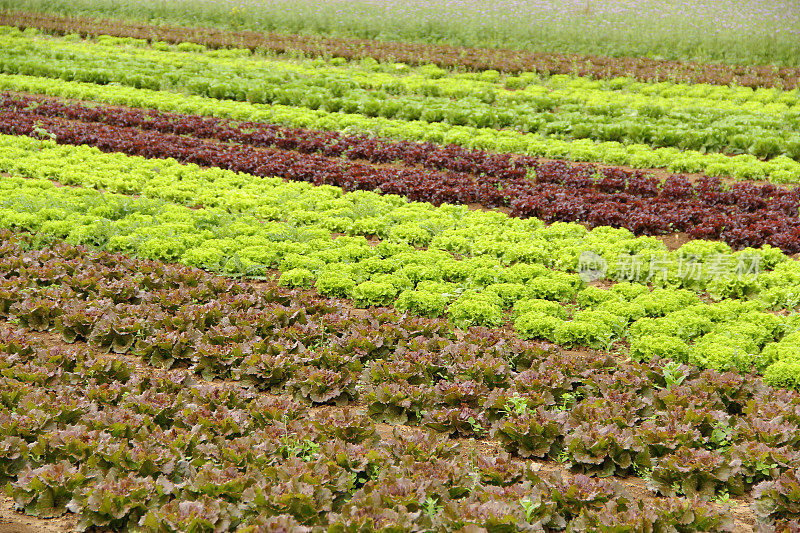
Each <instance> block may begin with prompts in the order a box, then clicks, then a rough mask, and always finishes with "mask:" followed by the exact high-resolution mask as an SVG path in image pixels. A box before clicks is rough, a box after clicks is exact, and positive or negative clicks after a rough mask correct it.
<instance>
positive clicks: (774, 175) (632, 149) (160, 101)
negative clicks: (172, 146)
mask: <svg viewBox="0 0 800 533" xmlns="http://www.w3.org/2000/svg"><path fill="white" fill-rule="evenodd" d="M0 89H3V90H16V91H25V92H32V93H39V94H48V95H51V96H61V97H68V98H79V99H83V100H95V101H100V102H105V103H111V104H117V105H128V106H132V107H144V108H154V109H160V110H164V111H175V112H181V113H189V114H201V115H210V116H217V117H224V118H232V119H237V120H252V121H257V122H267V123H275V124H280V125H284V126H290V127H304V128H312V129H318V130H333V131H344V132H350V133H356V132H365V133H374V134H377V135H382V136H385V137H389V138H394V139H402V140H411V141H430V142H436V143H450V144H459V145H461V146H465V147H467V148H478V149H484V150H492V151H497V152H512V153H527V154H531V155H536V156H543V157H548V158H555V159H570V160H575V161H586V162H602V163H609V164H624V165H630V166H634V167H641V168H646V167H653V168H668V169H670V170H673V171H678V172H682V171H685V172H706V173H708V174H711V175H730V176H734V177H737V178H741V179H769V180H772V181H774V182H776V183H793V182H796V181H798V180H800V163H798V162H796V161H794V160H792V159H790V158H789V157H786V156H779V157H775V158H773V159H770V160H768V161H761V160H759V159H758V158H757V157H755V156H754V155H750V154H742V155H737V156H726V155H723V154H719V153H712V154H705V153H701V152H699V151H693V150H686V151H681V150H679V149H677V148H672V147H670V148H657V149H652V148H651V147H650V146H648V145H645V144H635V143H634V144H628V143H623V142H617V141H606V142H599V143H597V142H595V141H592V140H589V139H580V140H561V139H556V138H552V137H542V136H541V135H539V134H533V133H524V132H521V131H516V130H511V129H503V130H497V129H493V128H484V127H476V126H451V125H450V124H446V123H443V122H433V123H429V122H426V121H423V120H395V119H387V118H383V117H367V116H364V115H362V114H358V113H341V112H328V111H323V110H319V109H316V110H312V109H308V108H304V107H293V106H284V105H269V106H266V105H261V104H250V103H247V102H236V101H232V100H218V99H214V98H206V97H199V96H187V95H178V94H175V93H168V92H164V91H151V90H149V89H135V88H131V87H118V86H106V85H96V84H93V83H80V82H66V81H61V80H55V79H43V78H35V77H30V76H19V75H13V76H10V75H5V74H0Z"/></svg>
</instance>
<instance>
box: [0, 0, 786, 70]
mask: <svg viewBox="0 0 800 533" xmlns="http://www.w3.org/2000/svg"><path fill="white" fill-rule="evenodd" d="M0 7H3V8H8V9H25V10H46V11H51V12H58V13H63V14H84V15H87V14H88V15H103V16H123V17H132V18H136V19H146V20H162V21H172V22H181V23H188V24H212V25H219V26H222V27H226V28H237V29H253V30H270V31H283V32H315V33H324V34H332V35H346V36H354V37H359V38H367V39H383V40H414V41H422V42H434V43H442V42H446V43H451V44H457V45H464V46H490V47H508V48H522V49H532V50H543V51H554V50H555V51H559V52H575V53H588V54H602V55H613V56H624V55H636V56H651V57H663V58H667V59H694V60H712V61H722V62H728V63H742V64H753V63H759V64H761V63H764V64H770V63H774V64H779V65H792V66H796V65H800V2H799V1H798V0H784V1H780V2H769V1H765V0H743V1H732V0H720V1H709V0H703V1H699V2H691V1H687V0H682V1H681V0H665V1H657V0H642V1H638V0H617V1H610V0H567V1H555V0H519V1H513V0H500V1H497V2H484V1H479V0H460V1H451V0H414V1H411V2H405V1H402V2H401V1H397V0H391V1H375V0H357V1H343V0H325V1H324V2H317V1H313V2H312V1H308V0H291V1H288V0H276V1H272V2H264V1H252V0H250V1H241V0H170V1H153V2H139V1H136V0H76V1H72V0H70V1H67V0H2V1H0Z"/></svg>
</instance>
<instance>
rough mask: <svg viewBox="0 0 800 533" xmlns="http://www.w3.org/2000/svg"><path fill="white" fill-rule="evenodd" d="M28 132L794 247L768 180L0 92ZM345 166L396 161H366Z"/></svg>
mask: <svg viewBox="0 0 800 533" xmlns="http://www.w3.org/2000/svg"><path fill="white" fill-rule="evenodd" d="M37 128H45V129H46V130H47V131H48V132H50V133H52V134H54V135H55V136H56V139H57V140H58V142H61V143H66V144H88V145H92V146H97V147H99V148H100V149H102V150H104V151H119V152H124V153H127V154H134V155H141V156H145V157H160V158H165V157H173V158H175V159H177V160H179V161H183V162H189V163H197V164H200V165H206V166H217V167H222V168H228V169H231V170H237V171H241V172H247V173H251V174H255V175H258V176H279V177H282V178H285V179H289V180H298V181H307V182H310V183H315V184H329V185H336V186H339V187H342V188H344V189H345V190H348V191H350V190H356V189H360V190H370V191H372V190H380V191H381V192H383V193H387V194H388V193H393V194H401V195H405V196H407V197H408V198H409V199H411V200H418V201H426V202H431V203H434V204H437V205H438V204H442V203H462V204H469V203H479V204H482V205H484V206H487V207H500V206H504V207H507V208H509V210H510V214H511V215H512V216H520V217H531V216H535V217H538V218H541V219H543V220H545V221H547V222H555V221H564V222H580V223H583V224H586V225H587V226H589V227H597V226H613V227H619V228H626V229H629V230H630V231H632V232H634V233H635V234H637V235H663V234H668V233H674V232H686V233H688V234H689V235H690V236H691V237H693V238H697V239H715V240H722V241H724V242H726V243H728V244H729V245H730V246H732V247H733V248H736V249H741V248H747V247H759V246H761V245H763V244H770V245H772V246H775V247H778V248H780V249H782V250H783V251H785V252H787V253H789V254H793V253H797V252H800V220H799V219H798V208H799V207H800V192H798V189H788V188H783V187H778V186H776V185H773V184H752V183H744V182H743V183H735V184H734V185H732V186H731V187H726V186H724V185H723V184H722V182H721V181H720V180H719V179H718V178H709V177H703V178H700V179H699V180H696V182H694V183H693V182H692V181H691V180H690V179H689V178H688V177H686V176H681V175H673V176H670V177H669V178H667V179H666V180H665V181H664V182H663V183H661V182H660V181H659V180H658V179H656V178H654V177H653V176H651V175H649V174H647V173H646V172H644V171H636V170H634V171H628V170H624V169H619V168H600V169H598V168H596V167H594V166H593V165H577V166H573V165H570V164H569V163H565V162H543V161H539V160H537V159H535V158H532V157H527V156H518V155H508V154H493V153H489V152H483V151H478V150H466V149H464V148H460V147H456V146H444V147H442V146H438V145H433V144H430V143H422V144H420V143H412V142H397V141H390V140H387V139H380V138H373V137H366V136H346V135H342V134H339V133H332V132H319V131H308V130H298V129H291V128H282V127H278V126H274V125H266V124H260V123H236V122H232V121H228V120H221V119H216V118H207V117H199V116H194V115H180V114H172V113H162V112H158V111H152V110H150V111H145V110H136V109H122V108H117V107H112V106H105V105H92V106H89V105H86V104H79V103H63V102H61V101H58V100H56V99H52V98H45V97H36V98H32V97H21V96H10V95H6V96H4V97H3V99H2V100H0V131H2V132H3V133H8V134H17V135H36V131H39V130H38V129H37ZM202 139H206V140H202ZM253 147H257V148H258V149H257V150H254V149H253ZM352 159H356V160H366V161H369V162H370V163H381V164H382V163H391V162H402V163H403V164H405V165H407V166H406V167H402V166H373V165H370V164H364V163H360V162H357V161H356V162H352V161H349V160H352ZM529 174H530V175H531V176H534V175H535V177H536V179H535V180H534V179H530V178H528V177H527V176H528V175H529Z"/></svg>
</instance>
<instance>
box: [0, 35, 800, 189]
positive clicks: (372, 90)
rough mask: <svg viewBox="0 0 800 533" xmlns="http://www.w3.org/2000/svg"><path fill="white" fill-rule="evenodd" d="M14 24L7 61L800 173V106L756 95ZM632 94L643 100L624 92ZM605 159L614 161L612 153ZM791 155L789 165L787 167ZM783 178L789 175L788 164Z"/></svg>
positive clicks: (693, 167) (3, 63)
mask: <svg viewBox="0 0 800 533" xmlns="http://www.w3.org/2000/svg"><path fill="white" fill-rule="evenodd" d="M16 35H18V37H15V36H14V34H12V36H2V35H0V44H1V45H2V46H1V47H0V50H2V51H1V52H0V71H2V72H6V73H11V74H17V73H21V74H26V75H34V76H39V77H47V78H55V79H65V80H75V81H83V82H90V83H98V84H108V83H115V84H122V85H125V86H132V87H137V88H149V89H152V90H168V91H181V92H187V93H190V94H194V95H199V96H207V97H212V98H216V99H223V100H228V99H230V100H236V101H248V102H250V103H256V104H280V105H289V106H292V107H299V108H303V109H305V110H321V111H323V112H326V113H335V114H345V115H348V114H349V115H354V114H355V115H361V116H363V117H364V118H367V119H369V118H385V119H389V120H392V121H395V122H400V123H403V122H405V123H412V124H413V123H415V122H420V123H423V124H428V125H439V126H448V127H450V126H459V127H466V128H467V129H468V130H475V131H469V133H468V134H467V135H466V136H464V135H462V136H461V137H458V139H460V142H459V141H456V142H459V144H464V143H465V142H470V139H471V137H473V136H474V135H475V134H476V133H478V132H480V131H481V130H486V129H488V130H493V131H496V130H497V129H498V128H509V129H510V130H511V131H510V132H511V133H513V134H516V136H518V137H519V136H521V137H522V139H523V140H524V139H528V140H531V139H530V138H532V139H533V140H536V139H538V140H540V141H541V140H545V141H549V140H554V141H561V142H566V143H567V144H569V143H573V142H580V141H584V144H587V145H588V146H590V147H591V146H594V145H595V144H596V143H598V142H608V143H612V144H617V145H620V146H622V147H625V148H637V147H638V148H639V149H641V148H644V149H645V152H647V151H652V149H653V148H657V149H668V150H669V149H672V150H677V152H678V153H682V152H684V151H685V153H686V155H688V156H698V157H697V158H690V159H689V163H687V164H688V167H687V168H682V169H681V170H685V171H692V172H696V171H706V172H708V173H710V174H714V175H721V174H726V175H728V174H731V171H729V170H727V167H726V166H725V164H726V163H728V166H730V164H729V163H730V161H726V159H728V158H727V157H725V156H723V155H722V154H719V153H716V152H720V151H724V152H726V153H732V154H742V156H741V157H744V158H745V159H740V160H738V161H737V163H747V162H750V163H755V164H756V165H757V164H758V163H759V159H758V158H767V159H770V158H776V157H780V158H781V159H780V160H779V161H778V163H779V165H778V166H779V167H780V168H779V170H786V171H788V172H789V173H790V176H791V177H793V178H796V177H797V176H798V175H800V164H798V163H797V162H796V160H800V110H798V106H793V107H791V108H787V111H786V112H784V113H780V114H778V115H769V114H764V113H763V111H762V108H763V107H764V106H763V105H762V104H759V103H757V102H751V104H753V105H752V106H750V107H751V108H755V109H749V110H744V109H740V110H738V112H735V111H733V110H731V109H721V107H724V106H721V105H720V102H719V101H717V100H710V99H689V100H690V102H689V104H688V106H678V107H676V108H674V109H670V108H669V107H668V106H664V105H660V104H658V103H657V102H655V103H654V101H653V98H652V97H651V96H646V95H641V94H638V95H630V96H629V97H626V98H623V93H620V92H619V91H599V92H598V91H594V93H595V94H588V93H593V91H588V92H587V91H586V90H585V89H583V88H580V87H573V91H576V92H578V93H580V94H582V97H581V98H578V99H577V101H569V100H570V99H569V98H562V97H559V96H558V94H557V93H558V90H557V91H552V90H551V89H550V88H546V87H543V86H539V85H531V86H528V87H527V88H526V89H524V90H521V91H508V90H505V89H503V90H501V91H497V90H495V89H494V88H493V87H492V86H491V85H490V84H488V85H487V83H485V82H481V83H482V85H479V86H471V85H472V84H474V83H476V82H472V81H470V80H464V79H459V80H452V79H451V78H449V77H445V78H442V79H439V80H429V79H426V78H423V77H420V76H410V77H408V78H409V79H410V80H411V81H410V82H409V81H406V77H403V76H394V77H392V76H391V75H390V74H380V76H383V77H389V78H390V79H389V80H387V79H383V80H381V81H375V82H372V83H367V82H366V81H364V79H366V80H369V79H370V78H371V77H372V76H375V74H374V73H370V72H368V71H363V70H362V71H360V73H359V74H360V75H354V73H353V71H352V69H350V70H349V71H348V70H344V71H337V70H336V69H335V68H334V67H330V68H323V69H320V68H312V67H310V66H309V67H300V66H297V65H295V64H289V63H284V62H280V61H264V60H253V59H250V58H241V57H238V58H226V57H218V56H216V55H215V56H208V55H204V54H197V53H187V52H171V51H161V50H155V49H140V48H131V49H129V50H128V49H125V48H120V47H118V46H111V45H98V44H94V43H91V42H83V41H79V42H72V41H69V40H67V41H64V40H57V39H46V40H39V39H32V38H26V37H25V36H24V34H22V33H20V32H18V31H17V33H16ZM359 77H360V78H362V81H361V82H360V83H359V81H358V78H359ZM432 82H437V83H432ZM442 86H444V89H443V88H442ZM554 95H555V96H554ZM453 97H459V98H460V99H458V100H453ZM631 97H633V98H634V100H635V101H633V102H631V101H626V100H630V98H631ZM519 150H520V151H523V150H522V148H520V149H519ZM524 151H530V150H529V148H527V149H526V150H524ZM707 152H715V154H714V155H717V156H719V158H718V159H713V158H710V156H709V155H705V154H706V153H707ZM537 153H538V152H537ZM541 155H543V154H541ZM672 155H674V154H672ZM748 156H749V157H748ZM612 157H613V156H612ZM650 159H651V161H650V162H649V163H648V164H649V165H650V166H653V164H652V163H653V162H654V160H655V159H657V158H653V157H651V158H650ZM695 159H696V160H695ZM599 160H600V161H603V162H609V163H611V162H614V161H609V160H608V157H607V156H602V155H601V156H600V159H599ZM669 163H671V162H669ZM625 164H629V162H628V161H625ZM785 165H788V167H787V168H783V167H784V166H785ZM660 166H664V165H660ZM709 166H710V168H707V167H709ZM739 166H741V165H739ZM676 170H678V168H676ZM761 171H762V172H763V171H764V168H762V169H761ZM741 172H744V170H741V171H740V173H741ZM747 172H749V173H748V174H746V175H743V176H741V177H748V178H754V177H762V178H763V177H764V176H763V175H760V176H759V174H760V173H759V172H758V171H756V170H748V171H747ZM770 174H771V172H770ZM734 175H735V174H734ZM776 179H777V180H786V179H787V177H786V176H785V175H783V174H782V173H779V175H778V177H777V178H776Z"/></svg>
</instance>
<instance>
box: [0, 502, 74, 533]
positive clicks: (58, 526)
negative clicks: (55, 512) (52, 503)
mask: <svg viewBox="0 0 800 533" xmlns="http://www.w3.org/2000/svg"><path fill="white" fill-rule="evenodd" d="M73 531H78V519H77V517H76V516H75V515H73V514H66V515H64V516H62V517H60V518H49V519H45V518H36V517H34V516H27V515H24V514H22V513H19V512H17V511H15V510H14V500H12V499H11V498H9V497H8V496H5V495H3V496H2V497H0V533H72V532H73Z"/></svg>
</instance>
